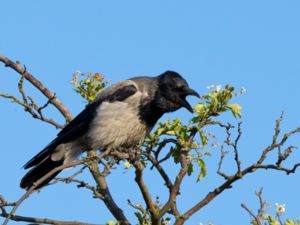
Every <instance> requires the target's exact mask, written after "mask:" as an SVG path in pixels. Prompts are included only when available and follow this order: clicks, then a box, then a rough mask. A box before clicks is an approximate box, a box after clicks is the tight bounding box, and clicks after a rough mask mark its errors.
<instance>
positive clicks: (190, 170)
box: [188, 163, 194, 176]
mask: <svg viewBox="0 0 300 225" xmlns="http://www.w3.org/2000/svg"><path fill="white" fill-rule="evenodd" d="M193 172H194V166H193V164H192V163H189V164H188V175H189V176H191V175H192V173H193Z"/></svg>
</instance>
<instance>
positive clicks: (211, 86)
mask: <svg viewBox="0 0 300 225" xmlns="http://www.w3.org/2000/svg"><path fill="white" fill-rule="evenodd" d="M214 86H215V85H213V84H211V85H209V86H207V87H206V88H207V89H208V90H212V89H213V88H214Z"/></svg>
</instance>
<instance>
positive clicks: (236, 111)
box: [228, 104, 242, 118]
mask: <svg viewBox="0 0 300 225" xmlns="http://www.w3.org/2000/svg"><path fill="white" fill-rule="evenodd" d="M228 109H230V110H231V112H232V114H233V116H234V117H235V118H237V117H239V118H241V116H242V114H241V109H242V107H241V106H240V105H239V104H232V105H229V106H228Z"/></svg>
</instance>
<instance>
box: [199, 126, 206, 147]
mask: <svg viewBox="0 0 300 225" xmlns="http://www.w3.org/2000/svg"><path fill="white" fill-rule="evenodd" d="M198 132H199V135H200V139H201V142H202V145H203V146H204V147H205V146H206V145H207V144H208V137H206V135H205V134H204V131H203V130H201V129H200V128H199V129H198Z"/></svg>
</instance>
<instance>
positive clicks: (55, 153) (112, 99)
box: [20, 71, 200, 190]
mask: <svg viewBox="0 0 300 225" xmlns="http://www.w3.org/2000/svg"><path fill="white" fill-rule="evenodd" d="M187 96H196V97H198V98H200V95H199V94H198V93H197V92H196V91H195V90H193V89H191V88H190V87H189V85H188V83H187V81H186V80H185V79H184V78H183V77H182V76H181V75H180V74H179V73H177V72H174V71H166V72H164V73H162V74H160V75H158V76H154V77H151V76H140V77H133V78H130V79H128V80H124V81H121V82H118V83H116V84H114V85H111V86H110V87H108V88H107V89H105V90H103V91H102V92H100V93H99V94H98V95H97V97H96V98H95V100H94V101H92V102H91V103H90V104H88V105H87V106H86V107H85V108H84V109H83V111H81V112H80V113H79V114H78V115H77V116H76V117H75V118H74V119H73V120H72V121H71V122H70V123H68V124H67V125H66V126H65V127H64V128H63V129H62V130H61V131H60V132H59V133H58V134H57V136H56V138H54V139H53V140H52V141H51V142H50V143H49V144H48V145H47V146H46V147H45V148H44V149H43V150H42V151H40V152H39V153H38V154H37V155H35V156H34V157H33V158H32V159H30V160H29V161H28V162H27V163H26V164H25V165H24V169H29V168H31V169H30V170H29V171H28V172H27V173H26V174H25V175H24V177H23V178H22V179H21V182H20V187H21V188H23V189H27V190H28V189H29V188H31V187H32V186H33V185H34V183H35V182H36V181H38V180H39V179H40V178H42V177H43V176H45V175H46V174H47V173H48V172H50V171H51V170H53V169H54V168H57V167H59V166H61V165H65V164H67V163H70V162H72V161H74V160H76V159H77V158H78V157H79V156H80V154H81V153H83V152H85V151H89V150H91V149H98V150H100V151H104V150H106V149H108V148H111V149H118V148H130V147H133V146H135V145H136V144H138V143H140V142H141V141H143V140H144V139H145V138H146V136H147V135H148V134H149V133H150V131H151V130H152V128H153V127H154V126H155V124H156V123H157V121H158V120H159V119H160V118H161V117H162V116H163V115H164V114H165V113H169V112H174V111H176V110H178V109H180V108H182V107H184V108H186V109H187V110H188V111H189V112H191V113H193V108H192V107H191V105H190V104H189V102H188V101H187V100H186V97H187ZM59 172H61V171H58V172H56V173H55V174H53V175H52V176H50V177H49V178H48V179H46V180H45V181H44V182H42V183H41V184H40V185H38V187H35V189H37V188H41V187H43V186H45V185H47V184H48V183H49V182H50V181H51V180H52V179H54V178H55V177H56V176H57V174H58V173H59Z"/></svg>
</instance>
